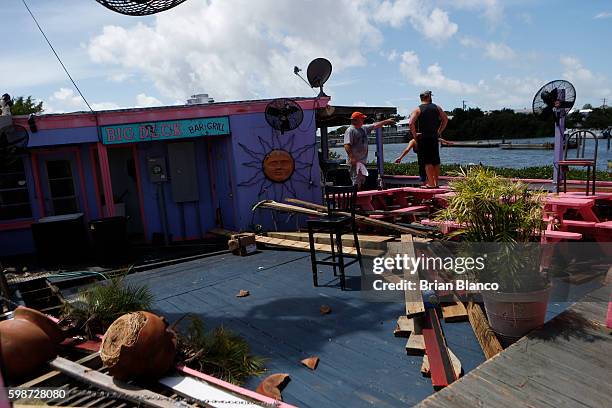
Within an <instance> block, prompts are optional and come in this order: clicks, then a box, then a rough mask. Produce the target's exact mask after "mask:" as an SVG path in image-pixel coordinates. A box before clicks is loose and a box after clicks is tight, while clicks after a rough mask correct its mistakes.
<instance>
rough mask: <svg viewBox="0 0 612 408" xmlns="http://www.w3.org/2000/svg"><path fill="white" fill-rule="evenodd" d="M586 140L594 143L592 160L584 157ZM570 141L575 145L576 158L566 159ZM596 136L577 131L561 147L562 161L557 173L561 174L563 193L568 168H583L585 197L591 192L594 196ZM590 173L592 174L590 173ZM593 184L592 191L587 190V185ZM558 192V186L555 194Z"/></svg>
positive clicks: (588, 132) (565, 186) (565, 187)
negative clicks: (584, 172) (584, 171)
mask: <svg viewBox="0 0 612 408" xmlns="http://www.w3.org/2000/svg"><path fill="white" fill-rule="evenodd" d="M588 139H592V140H593V143H594V149H595V150H594V151H593V156H592V158H587V157H585V156H586V155H585V147H586V144H587V141H588ZM572 140H574V141H575V143H576V157H575V158H568V157H567V153H568V150H569V149H570V145H571V142H572ZM597 148H598V142H597V136H595V134H594V133H593V132H591V131H588V130H578V131H576V132H574V133H572V134H571V135H570V136H569V137H568V138H567V140H566V141H565V143H564V145H563V157H564V159H563V160H559V171H561V173H562V174H563V192H564V193H566V192H567V175H568V172H569V169H570V167H584V168H585V169H586V172H587V174H586V195H589V192H591V191H592V193H593V194H595V181H596V180H597ZM591 171H592V172H591ZM591 181H592V182H593V187H592V190H591V189H590V188H589V184H590V183H591ZM558 192H559V186H557V193H558Z"/></svg>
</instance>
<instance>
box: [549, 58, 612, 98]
mask: <svg viewBox="0 0 612 408" xmlns="http://www.w3.org/2000/svg"><path fill="white" fill-rule="evenodd" d="M559 61H560V62H561V65H562V67H563V75H562V76H563V78H564V79H567V80H568V81H570V82H571V83H572V84H573V85H574V87H575V88H576V95H577V96H578V97H581V98H582V100H584V101H586V102H589V103H597V99H599V98H604V97H610V96H611V95H612V90H611V89H610V87H611V85H610V80H609V79H608V78H607V77H606V76H604V75H600V74H595V73H593V72H592V71H591V70H590V69H588V68H586V67H585V66H583V65H582V62H581V61H580V60H579V59H578V58H576V57H574V56H569V55H562V56H561V57H560V59H559ZM586 102H585V103H586Z"/></svg>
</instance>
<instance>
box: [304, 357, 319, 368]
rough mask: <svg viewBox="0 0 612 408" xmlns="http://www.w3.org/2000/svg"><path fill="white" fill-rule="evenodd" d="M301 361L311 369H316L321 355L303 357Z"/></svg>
mask: <svg viewBox="0 0 612 408" xmlns="http://www.w3.org/2000/svg"><path fill="white" fill-rule="evenodd" d="M301 363H302V364H304V365H305V366H306V367H308V368H310V369H311V370H316V369H317V366H318V365H319V357H317V356H312V357H308V358H305V359H303V360H302V361H301Z"/></svg>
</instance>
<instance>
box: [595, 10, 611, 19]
mask: <svg viewBox="0 0 612 408" xmlns="http://www.w3.org/2000/svg"><path fill="white" fill-rule="evenodd" d="M593 18H597V19H601V18H612V11H602V12H601V13H597V14H596V15H595V17H593Z"/></svg>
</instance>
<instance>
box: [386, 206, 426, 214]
mask: <svg viewBox="0 0 612 408" xmlns="http://www.w3.org/2000/svg"><path fill="white" fill-rule="evenodd" d="M424 211H429V207H428V206H426V205H413V206H411V207H404V208H398V209H397V210H393V211H391V212H392V213H393V214H399V215H403V214H411V213H416V212H424Z"/></svg>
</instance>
